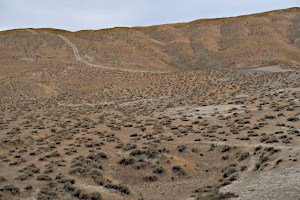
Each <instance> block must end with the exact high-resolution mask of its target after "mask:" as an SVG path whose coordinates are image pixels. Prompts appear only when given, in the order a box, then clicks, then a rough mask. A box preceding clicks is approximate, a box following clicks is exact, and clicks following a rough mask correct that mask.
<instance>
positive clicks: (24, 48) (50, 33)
mask: <svg viewBox="0 0 300 200" xmlns="http://www.w3.org/2000/svg"><path fill="white" fill-rule="evenodd" d="M299 27H300V9H299V8H292V9H287V10H278V11H272V12H267V13H262V14H255V15H249V16H241V17H236V18H224V19H214V20H196V21H193V22H190V23H184V24H168V25H161V26H152V27H135V28H114V29H107V30H99V31H79V32H75V33H72V32H67V31H61V30H53V29H35V30H32V29H27V30H25V29H23V30H12V31H4V32H1V33H0V40H1V44H0V51H1V52H0V53H1V56H0V59H1V63H2V67H3V66H8V65H11V64H18V63H24V61H25V62H26V61H27V62H30V67H34V66H35V65H39V66H40V65H41V64H42V63H43V64H49V63H53V64H54V63H56V64H68V63H70V62H74V61H76V60H75V59H74V49H73V50H72V49H71V48H70V45H68V44H67V42H66V41H64V40H63V39H62V38H59V37H58V36H57V35H63V36H65V37H66V38H67V39H68V40H69V41H70V42H71V43H72V44H73V45H75V46H76V48H77V49H78V54H79V55H80V56H81V57H82V59H83V60H84V61H87V62H89V63H92V64H96V65H101V66H104V67H113V68H119V69H129V70H142V71H176V70H189V69H207V68H220V67H225V68H228V67H242V66H245V65H251V66H262V65H271V64H274V63H276V64H277V63H280V64H285V65H287V64H289V65H293V66H299V63H300V56H299V55H300V49H299V47H300V46H299V45H300V39H299V38H300V29H299ZM25 58H26V59H27V60H26V59H25ZM37 63H39V64H37Z"/></svg>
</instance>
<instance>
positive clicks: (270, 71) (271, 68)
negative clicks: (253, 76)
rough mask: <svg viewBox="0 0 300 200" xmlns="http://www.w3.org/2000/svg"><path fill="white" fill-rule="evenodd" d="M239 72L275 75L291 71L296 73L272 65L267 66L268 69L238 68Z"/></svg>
mask: <svg viewBox="0 0 300 200" xmlns="http://www.w3.org/2000/svg"><path fill="white" fill-rule="evenodd" d="M239 71H245V72H265V73H277V72H291V71H296V70H294V69H284V68H282V67H281V66H280V65H274V66H269V67H251V66H246V67H242V68H240V69H239Z"/></svg>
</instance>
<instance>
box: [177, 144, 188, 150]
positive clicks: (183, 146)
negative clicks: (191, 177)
mask: <svg viewBox="0 0 300 200" xmlns="http://www.w3.org/2000/svg"><path fill="white" fill-rule="evenodd" d="M186 149H187V146H186V145H184V144H183V145H178V146H177V150H178V151H179V152H184V151H185V150H186Z"/></svg>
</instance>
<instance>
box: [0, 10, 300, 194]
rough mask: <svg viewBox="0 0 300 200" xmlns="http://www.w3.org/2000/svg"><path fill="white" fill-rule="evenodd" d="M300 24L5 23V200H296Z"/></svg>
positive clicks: (264, 19) (285, 13) (240, 20)
mask: <svg viewBox="0 0 300 200" xmlns="http://www.w3.org/2000/svg"><path fill="white" fill-rule="evenodd" d="M299 19H300V13H299V8H293V9H287V10H280V11H273V12H268V13H263V14H257V15H250V16H242V17H237V18H228V19H216V20H197V21H194V22H190V23H186V24H171V25H162V26H153V27H145V28H115V29H109V30H100V31H79V32H75V33H71V32H67V31H61V30H53V29H24V30H12V31H5V32H0V41H1V43H0V59H1V60H0V61H1V63H0V81H1V83H0V109H1V110H0V111H1V112H0V152H1V154H0V169H1V170H0V199H93V200H95V199H108V200H109V199H111V200H112V199H114V200H115V199H120V200H121V199H122V200H123V199H128V200H131V199H139V200H142V199H145V200H148V199H153V200H154V199H170V200H174V199H178V200H182V199H189V200H201V199H208V198H215V199H225V198H235V199H278V200H279V199H280V200H281V199H288V200H292V199H297V198H298V197H299V196H298V188H299V187H300V185H299V184H300V181H299V173H298V171H299V166H300V165H299V159H300V149H299V142H300V137H299V136H300V132H299V131H300V123H299V121H300V119H299V118H300V72H299V63H300V60H299V59H300V56H299V53H300V49H299V37H300V35H299V34H300V30H299V23H300V21H299ZM291 177H292V178H291ZM261 185H263V186H261Z"/></svg>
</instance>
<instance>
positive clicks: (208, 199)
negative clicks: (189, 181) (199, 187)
mask: <svg viewBox="0 0 300 200" xmlns="http://www.w3.org/2000/svg"><path fill="white" fill-rule="evenodd" d="M234 197H237V195H236V194H234V193H231V192H227V193H221V192H219V191H217V190H214V191H212V192H210V193H208V194H200V195H199V196H198V197H197V198H196V200H221V199H229V198H234Z"/></svg>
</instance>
